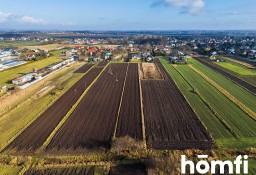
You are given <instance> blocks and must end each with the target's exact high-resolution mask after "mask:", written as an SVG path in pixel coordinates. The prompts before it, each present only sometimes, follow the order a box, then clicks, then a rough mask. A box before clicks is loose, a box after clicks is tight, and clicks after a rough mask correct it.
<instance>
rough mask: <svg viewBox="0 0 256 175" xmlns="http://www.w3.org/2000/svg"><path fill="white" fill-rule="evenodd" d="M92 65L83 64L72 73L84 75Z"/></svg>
mask: <svg viewBox="0 0 256 175" xmlns="http://www.w3.org/2000/svg"><path fill="white" fill-rule="evenodd" d="M92 66H93V65H92V64H85V65H83V66H82V67H80V68H79V69H78V70H76V71H75V72H74V73H85V72H87V71H88V70H89V69H90V68H91V67H92Z"/></svg>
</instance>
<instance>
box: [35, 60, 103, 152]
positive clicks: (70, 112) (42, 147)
mask: <svg viewBox="0 0 256 175" xmlns="http://www.w3.org/2000/svg"><path fill="white" fill-rule="evenodd" d="M94 67H95V66H92V67H91V68H90V69H89V70H88V71H87V72H86V73H85V75H86V74H87V73H88V72H89V71H90V70H91V69H93V68H94ZM107 67H108V65H107V66H106V67H105V68H104V69H103V70H102V71H101V72H100V73H99V75H98V76H97V77H96V78H95V79H94V80H93V82H92V83H91V84H90V86H88V87H87V88H86V90H85V91H84V92H83V94H82V95H81V96H80V98H79V99H78V100H77V102H76V103H75V104H74V105H73V106H72V107H71V109H70V110H69V111H68V113H67V114H66V115H65V116H64V117H63V118H62V120H61V121H60V122H59V124H58V125H57V126H56V127H55V129H54V130H53V131H52V132H51V134H50V135H49V136H48V138H47V139H46V141H45V142H44V143H43V145H42V146H41V147H40V148H38V149H37V150H36V151H35V152H36V153H40V152H41V151H43V150H44V149H45V148H46V147H47V146H48V145H49V144H50V142H51V141H52V139H53V137H54V136H55V134H56V133H57V132H58V131H59V129H60V128H61V127H62V126H63V124H64V123H65V122H66V121H67V119H68V118H69V116H70V115H71V114H72V113H73V112H74V110H75V109H76V107H77V106H78V105H79V104H80V102H81V101H82V100H83V98H84V96H85V95H86V94H87V92H88V91H89V90H90V89H91V87H92V86H93V85H94V83H95V82H96V81H97V80H98V79H99V77H100V76H101V74H102V73H103V72H104V71H105V70H106V68H107Z"/></svg>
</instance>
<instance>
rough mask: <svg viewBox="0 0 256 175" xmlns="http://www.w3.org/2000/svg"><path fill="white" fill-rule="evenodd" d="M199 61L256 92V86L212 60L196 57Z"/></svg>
mask: <svg viewBox="0 0 256 175" xmlns="http://www.w3.org/2000/svg"><path fill="white" fill-rule="evenodd" d="M196 60H197V61H199V62H200V63H202V64H203V65H205V66H207V67H209V68H211V69H213V70H214V71H216V72H219V73H220V74H221V75H223V76H224V77H227V78H228V79H230V80H232V81H233V82H235V83H236V84H238V85H240V86H242V87H244V88H245V89H247V90H249V91H251V92H252V93H254V94H256V87H255V86H253V85H251V84H249V83H247V82H246V81H243V80H242V79H240V78H238V77H236V76H234V75H232V74H230V73H228V72H226V71H225V70H224V69H223V68H222V67H220V66H218V65H214V64H213V63H211V62H208V61H206V60H203V59H201V58H196Z"/></svg>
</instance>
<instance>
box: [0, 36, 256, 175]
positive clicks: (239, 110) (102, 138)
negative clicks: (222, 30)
mask: <svg viewBox="0 0 256 175" xmlns="http://www.w3.org/2000/svg"><path fill="white" fill-rule="evenodd" d="M72 41H73V40H72ZM78 41H79V40H78ZM90 41H91V40H90ZM93 41H94V42H95V40H93ZM93 41H92V42H93ZM99 41H101V42H102V40H101V39H99ZM103 41H104V40H103ZM58 46H59V45H58ZM146 46H147V47H153V46H149V45H147V44H146ZM34 47H36V46H34ZM42 47H43V46H42ZM70 47H72V48H70ZM140 47H141V46H140ZM159 47H160V46H159ZM117 48H118V49H119V52H120V53H121V54H119V55H118V57H113V56H111V52H113V53H116V54H117V53H118V51H117V50H118V49H117ZM135 48H136V47H135ZM135 48H134V46H133V45H132V44H129V46H115V49H110V48H108V47H107V46H105V47H101V48H99V47H98V46H91V45H90V46H88V45H83V46H81V45H77V44H74V45H72V44H71V45H70V44H68V47H66V48H62V47H61V48H57V49H56V50H54V51H50V53H51V54H54V56H49V57H47V58H44V59H43V60H39V61H36V60H30V61H28V63H27V64H25V65H19V66H17V67H14V68H12V69H10V71H9V74H8V69H7V70H4V72H0V73H2V75H3V76H4V77H5V76H8V75H9V77H5V80H3V81H4V82H5V83H6V84H7V87H6V88H8V90H6V91H5V92H4V93H2V94H1V95H2V96H0V100H1V101H0V102H1V108H0V112H1V113H2V115H1V116H0V131H1V132H2V133H3V134H2V135H0V169H4V170H5V171H3V172H11V171H12V172H13V173H12V174H18V173H20V174H25V175H29V174H35V175H36V174H42V175H44V174H57V175H58V174H60V175H62V174H71V175H73V174H74V175H75V174H92V175H94V174H104V175H105V174H106V175H111V174H125V173H126V172H128V174H136V175H137V174H138V175H140V174H141V175H145V174H150V172H153V174H154V173H155V174H157V173H158V172H161V173H162V174H164V175H165V174H180V166H181V161H180V157H181V156H182V155H187V158H188V159H191V160H194V161H196V162H198V161H199V160H200V158H198V157H197V155H209V158H208V159H209V160H207V161H210V160H217V159H220V160H234V159H235V157H236V155H237V154H239V155H240V154H241V155H248V156H249V157H248V159H249V163H250V164H249V172H250V173H251V174H252V175H253V173H254V170H255V166H254V164H255V162H256V159H255V148H256V132H255V131H256V103H255V102H256V95H255V93H256V87H255V84H254V82H255V78H256V74H255V71H256V68H255V66H254V64H250V62H244V61H241V60H236V59H235V58H230V57H227V56H221V57H218V61H216V60H215V61H213V60H212V59H211V57H208V56H204V55H199V54H198V55H194V56H192V54H191V55H189V56H188V55H186V56H185V55H184V56H176V55H175V54H173V55H172V54H170V56H163V53H161V54H159V56H152V55H153V53H152V55H148V56H147V57H145V55H143V54H141V53H139V52H136V51H134V49H135ZM136 49H138V48H136ZM136 49H135V50H136ZM127 50H128V51H127ZM132 50H133V51H132ZM142 50H143V49H142ZM149 50H150V49H149ZM149 50H147V54H149V52H151V51H152V50H150V51H149ZM155 50H156V51H158V50H157V49H155ZM165 50H168V49H165ZM126 51H127V54H126V55H125V54H124V53H123V52H126ZM40 52H43V51H40ZM69 52H74V53H72V55H71V56H70V55H68V56H67V53H69ZM77 52H79V53H80V54H75V53H77ZM176 52H177V50H175V53H176ZM179 52H180V51H178V53H179ZM24 53H26V52H25V51H24ZM85 53H86V54H85ZM150 54H151V53H150ZM155 54H156V53H155ZM86 55H89V57H90V58H86ZM96 55H98V56H99V57H98V58H93V57H94V56H95V57H96ZM120 55H121V56H120ZM122 57H127V58H122ZM69 58H72V59H73V58H74V64H71V65H68V66H66V67H64V68H63V69H60V70H58V72H57V73H54V74H52V75H49V77H47V78H45V79H44V80H41V81H38V82H37V83H35V84H33V85H31V86H30V87H28V88H27V89H19V88H18V87H19V85H14V84H11V83H10V82H11V81H7V80H9V79H10V78H13V77H14V76H16V75H19V74H21V73H17V72H16V71H17V70H18V72H21V70H22V69H23V68H24V71H25V73H27V72H28V71H29V70H30V69H31V68H32V67H33V66H34V65H37V64H40V63H41V62H42V61H45V65H44V67H45V69H44V70H43V71H47V70H48V69H50V67H51V65H52V63H54V64H53V65H55V64H56V63H55V62H56V61H57V60H61V61H62V62H63V61H65V60H67V59H69ZM62 62H59V63H58V62H57V64H60V63H62ZM31 66H32V67H31ZM40 68H41V67H40ZM31 70H32V71H33V73H35V74H37V73H38V71H37V69H36V68H34V67H33V68H32V69H31ZM40 71H42V70H40ZM40 71H39V72H40ZM14 73H15V74H14ZM31 81H33V80H31ZM225 171H227V170H226V169H225ZM161 173H160V174H161Z"/></svg>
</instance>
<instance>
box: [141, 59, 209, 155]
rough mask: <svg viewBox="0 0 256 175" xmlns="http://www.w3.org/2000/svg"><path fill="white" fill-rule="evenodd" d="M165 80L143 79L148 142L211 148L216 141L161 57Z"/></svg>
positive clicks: (166, 146)
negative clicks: (165, 67)
mask: <svg viewBox="0 0 256 175" xmlns="http://www.w3.org/2000/svg"><path fill="white" fill-rule="evenodd" d="M155 62H156V65H157V66H158V68H159V70H160V71H161V72H162V75H163V77H164V80H156V81H152V80H142V82H141V83H142V92H143V102H144V115H145V127H146V139H147V146H148V147H149V148H153V149H160V150H164V149H193V148H195V149H210V148H212V147H213V145H214V144H213V141H212V139H211V137H210V135H209V134H208V133H207V131H206V129H205V128H204V126H203V125H202V123H201V122H200V120H199V119H198V118H197V116H196V114H195V113H194V111H193V110H192V108H191V107H190V106H189V104H188V103H187V101H186V99H185V98H184V96H183V95H182V93H181V92H180V90H179V89H178V87H177V86H176V85H175V83H174V81H173V80H172V78H171V77H170V76H169V74H168V73H167V72H166V70H165V69H164V67H163V66H162V64H161V63H160V61H159V60H158V59H157V60H156V61H155Z"/></svg>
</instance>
